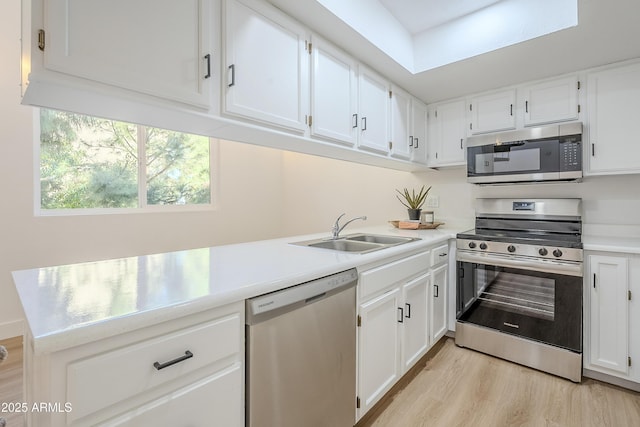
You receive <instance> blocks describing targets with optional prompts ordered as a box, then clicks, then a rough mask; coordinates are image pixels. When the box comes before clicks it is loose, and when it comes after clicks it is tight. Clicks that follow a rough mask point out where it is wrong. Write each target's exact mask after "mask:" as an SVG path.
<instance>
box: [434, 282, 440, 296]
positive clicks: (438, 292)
mask: <svg viewBox="0 0 640 427" xmlns="http://www.w3.org/2000/svg"><path fill="white" fill-rule="evenodd" d="M433 287H434V288H436V292H435V293H434V294H433V297H434V298H438V295H439V294H440V288H439V287H438V285H433Z"/></svg>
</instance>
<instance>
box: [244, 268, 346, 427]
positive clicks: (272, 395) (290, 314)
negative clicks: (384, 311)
mask: <svg viewBox="0 0 640 427" xmlns="http://www.w3.org/2000/svg"><path fill="white" fill-rule="evenodd" d="M357 278H358V275H357V272H356V270H355V269H351V270H348V271H344V272H341V273H337V274H334V275H331V276H327V277H323V278H321V279H317V280H313V281H311V282H306V283H303V284H300V285H297V286H293V287H291V288H287V289H283V290H281V291H277V292H273V293H270V294H265V295H261V296H259V297H256V298H252V299H249V300H247V301H246V308H247V310H246V314H247V320H246V332H247V342H246V352H247V371H246V374H247V375H246V381H247V391H246V397H247V402H246V411H247V418H246V424H247V426H251V427H259V426H265V427H274V426H278V427H289V426H291V427H300V426H305V427H312V426H331V427H334V426H340V427H342V426H353V425H354V424H355V413H356V408H355V404H356V288H355V285H356V281H357Z"/></svg>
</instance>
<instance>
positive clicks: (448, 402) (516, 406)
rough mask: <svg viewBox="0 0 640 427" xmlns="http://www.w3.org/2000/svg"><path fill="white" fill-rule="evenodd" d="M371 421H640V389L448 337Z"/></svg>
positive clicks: (435, 426)
mask: <svg viewBox="0 0 640 427" xmlns="http://www.w3.org/2000/svg"><path fill="white" fill-rule="evenodd" d="M364 425H365V426H368V427H398V426H402V427H423V426H424V427H452V426H460V427H468V426H474V427H483V426H487V427H489V426H490V427H512V426H526V427H538V426H540V427H543V426H544V427H589V426H592V427H638V426H640V393H637V392H633V391H630V390H625V389H622V388H619V387H616V386H611V385H608V384H605V383H602V382H599V381H595V380H591V379H587V378H585V379H584V381H583V382H582V383H581V384H575V383H572V382H571V381H568V380H565V379H562V378H559V377H555V376H553V375H549V374H545V373H543V372H539V371H537V370H534V369H530V368H527V367H524V366H520V365H517V364H515V363H511V362H507V361H504V360H501V359H498V358H495V357H492V356H488V355H485V354H482V353H478V352H475V351H473V350H469V349H464V348H459V347H456V346H455V344H454V342H453V340H452V339H448V340H447V342H446V343H445V344H444V346H443V347H442V349H441V350H440V351H439V352H438V354H436V355H435V356H434V357H433V359H432V360H431V361H429V362H428V363H427V365H426V366H425V368H424V369H423V370H422V371H421V372H420V373H419V374H418V375H417V376H416V377H415V378H414V379H413V380H412V381H411V383H409V384H408V385H407V386H406V387H405V388H404V389H402V390H401V391H399V392H398V393H397V394H396V395H395V396H393V398H392V399H391V401H390V403H389V405H388V406H387V408H386V409H385V410H384V411H383V412H382V413H381V414H380V415H379V416H378V417H377V418H375V419H372V420H370V421H369V422H368V423H366V424H364Z"/></svg>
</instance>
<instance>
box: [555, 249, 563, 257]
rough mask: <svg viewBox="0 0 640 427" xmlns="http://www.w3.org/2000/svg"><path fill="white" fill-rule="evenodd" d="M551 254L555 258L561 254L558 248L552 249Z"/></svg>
mask: <svg viewBox="0 0 640 427" xmlns="http://www.w3.org/2000/svg"><path fill="white" fill-rule="evenodd" d="M553 256H554V257H556V258H560V257H561V256H562V251H561V250H560V249H555V250H554V251H553Z"/></svg>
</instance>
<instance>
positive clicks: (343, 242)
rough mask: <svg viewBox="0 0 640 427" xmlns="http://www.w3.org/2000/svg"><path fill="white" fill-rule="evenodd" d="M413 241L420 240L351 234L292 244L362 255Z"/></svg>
mask: <svg viewBox="0 0 640 427" xmlns="http://www.w3.org/2000/svg"><path fill="white" fill-rule="evenodd" d="M415 240H420V239H419V238H416V237H399V236H381V235H377V234H362V233H360V234H351V235H348V236H344V237H340V238H338V239H330V238H327V239H316V240H307V241H304V242H294V243H292V244H294V245H300V246H309V247H312V248H323V249H332V250H334V251H342V252H353V253H361V254H362V253H367V252H373V251H377V250H380V249H385V248H390V247H392V246H397V245H401V244H404V243H409V242H413V241H415Z"/></svg>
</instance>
